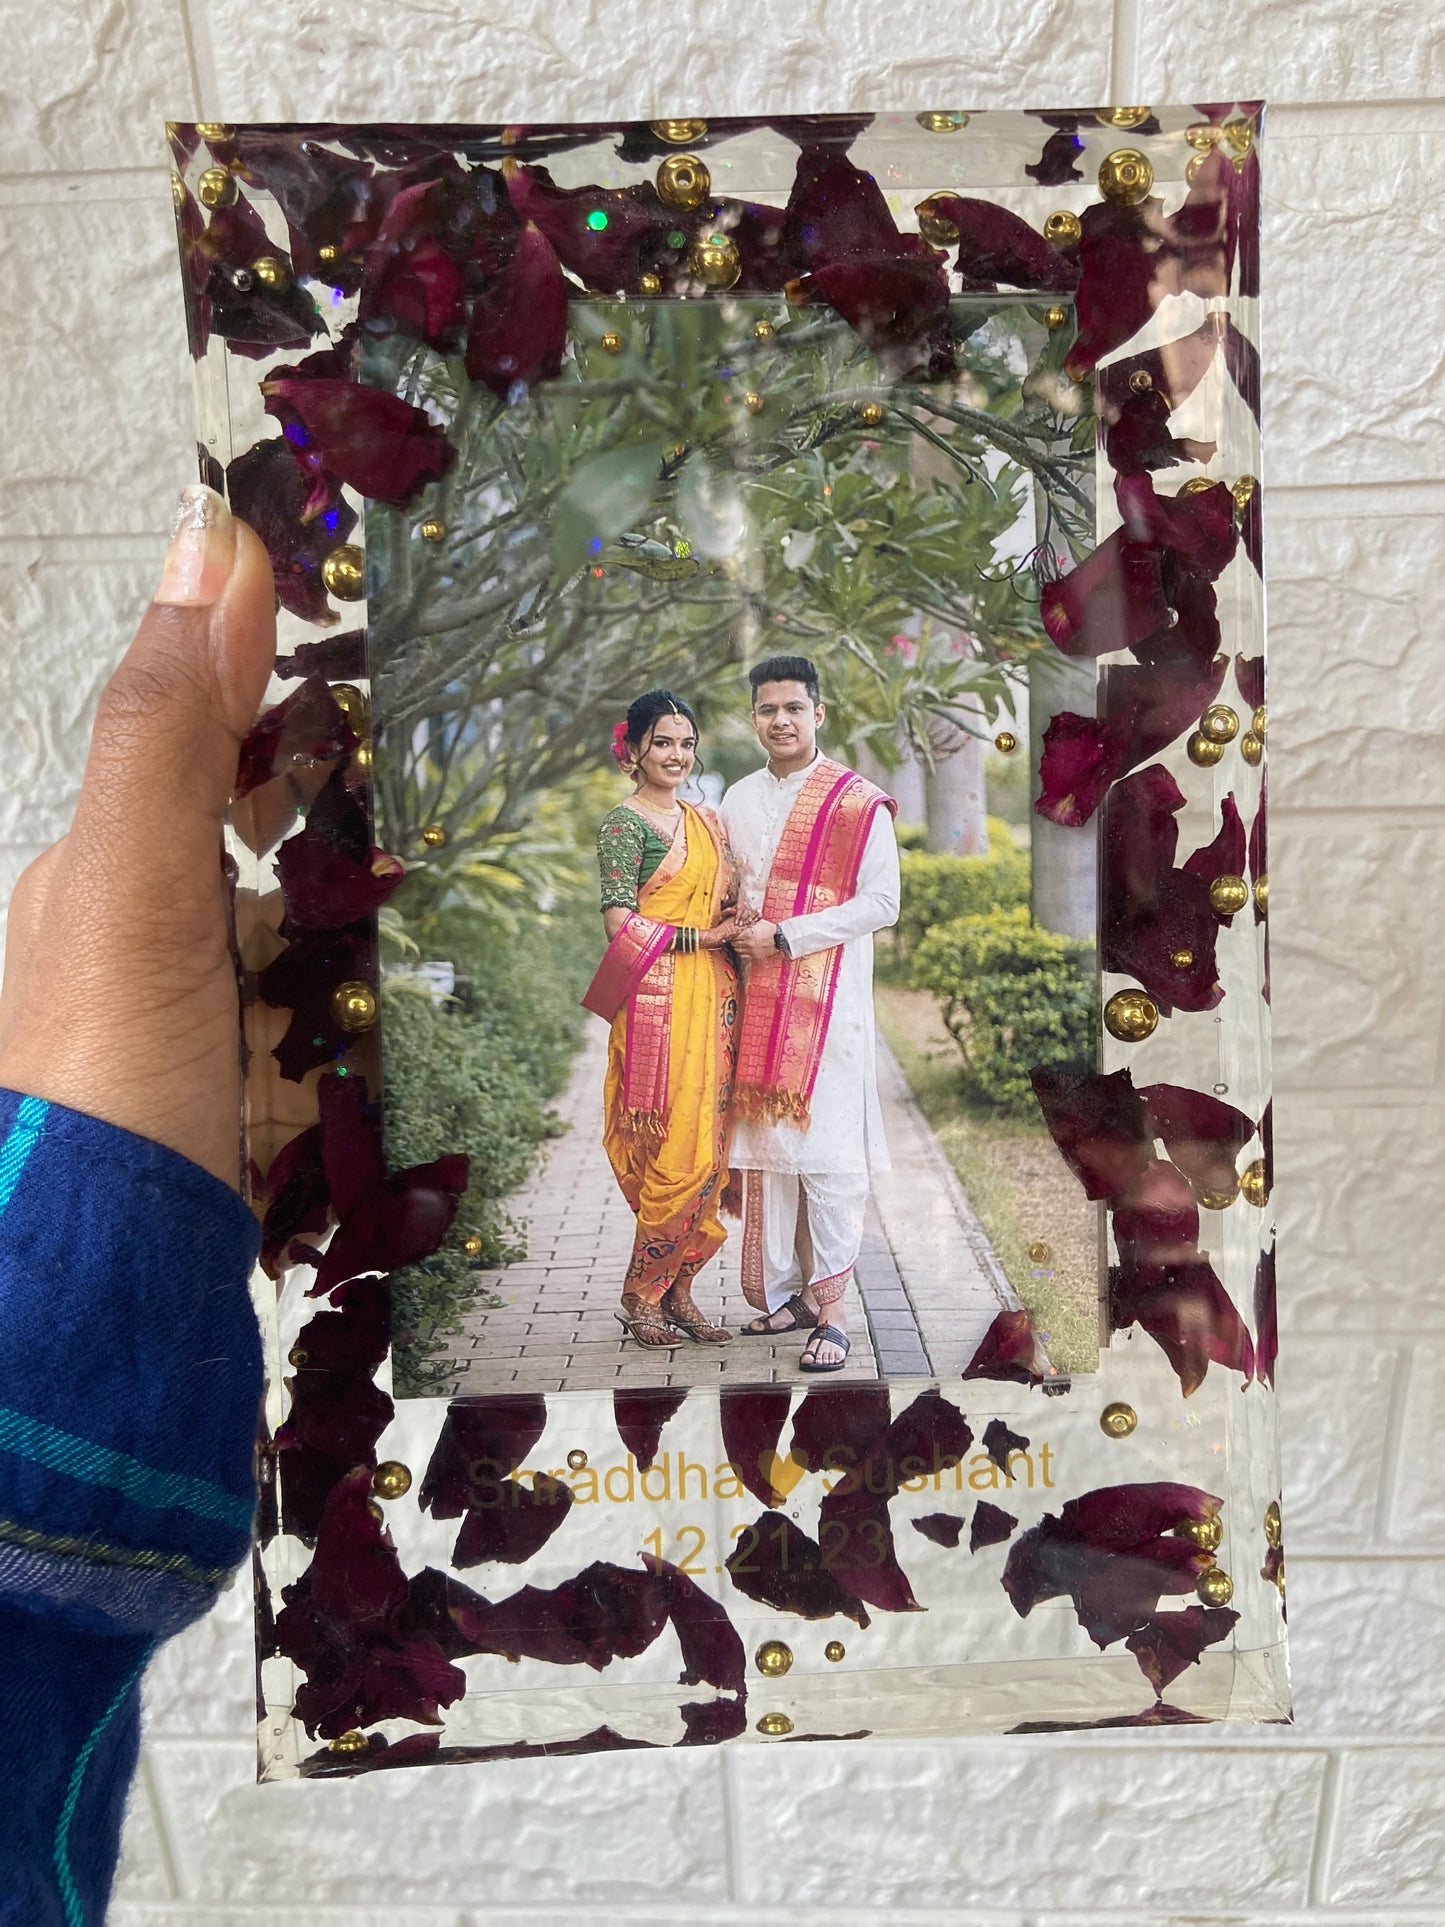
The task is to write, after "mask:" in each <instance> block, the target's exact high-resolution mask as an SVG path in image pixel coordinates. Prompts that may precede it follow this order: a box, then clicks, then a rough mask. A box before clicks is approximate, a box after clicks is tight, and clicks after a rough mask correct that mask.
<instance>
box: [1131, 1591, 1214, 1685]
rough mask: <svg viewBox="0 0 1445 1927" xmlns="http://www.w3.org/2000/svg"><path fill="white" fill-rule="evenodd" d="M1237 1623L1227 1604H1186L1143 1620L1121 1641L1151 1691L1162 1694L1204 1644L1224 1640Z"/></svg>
mask: <svg viewBox="0 0 1445 1927" xmlns="http://www.w3.org/2000/svg"><path fill="white" fill-rule="evenodd" d="M1238 1623H1239V1614H1238V1613H1237V1612H1233V1611H1231V1609H1230V1608H1229V1607H1227V1606H1186V1607H1185V1608H1184V1610H1183V1611H1182V1612H1177V1613H1159V1614H1158V1615H1157V1616H1156V1617H1154V1618H1152V1619H1146V1620H1145V1621H1144V1623H1143V1625H1142V1626H1139V1627H1137V1628H1136V1629H1135V1630H1134V1631H1133V1632H1132V1633H1130V1634H1129V1636H1128V1638H1127V1639H1126V1640H1125V1641H1124V1644H1125V1645H1126V1646H1127V1647H1128V1648H1129V1651H1130V1652H1131V1653H1132V1654H1133V1655H1134V1657H1135V1659H1137V1660H1138V1662H1139V1670H1140V1672H1141V1673H1142V1674H1143V1675H1144V1677H1145V1679H1147V1680H1148V1682H1149V1684H1150V1685H1151V1686H1152V1687H1153V1688H1154V1690H1155V1692H1156V1693H1162V1692H1163V1691H1164V1688H1165V1687H1166V1686H1168V1685H1169V1684H1170V1683H1171V1681H1173V1680H1176V1679H1178V1677H1179V1675H1180V1674H1181V1673H1182V1672H1184V1670H1185V1669H1186V1668H1187V1667H1189V1666H1197V1665H1198V1664H1199V1656H1200V1654H1201V1653H1202V1652H1203V1651H1204V1649H1205V1647H1206V1646H1217V1645H1218V1644H1219V1642H1220V1640H1221V1639H1228V1637H1229V1635H1230V1633H1231V1632H1232V1631H1233V1629H1234V1627H1235V1626H1237V1625H1238Z"/></svg>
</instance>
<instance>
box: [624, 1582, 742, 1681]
mask: <svg viewBox="0 0 1445 1927" xmlns="http://www.w3.org/2000/svg"><path fill="white" fill-rule="evenodd" d="M642 1563H643V1565H644V1566H645V1567H646V1568H647V1570H648V1571H649V1572H651V1573H654V1574H656V1575H657V1577H658V1578H659V1579H661V1580H662V1582H663V1585H664V1588H665V1591H666V1594H667V1610H668V1616H669V1618H670V1619H671V1620H672V1629H673V1631H674V1632H675V1633H676V1634H677V1642H678V1645H679V1646H680V1648H681V1649H682V1671H681V1673H679V1675H678V1679H679V1682H680V1683H681V1684H682V1685H683V1686H716V1687H717V1688H718V1690H719V1691H720V1692H724V1693H741V1692H742V1691H743V1690H744V1687H745V1685H746V1675H747V1655H746V1654H745V1652H744V1651H743V1642H742V1639H741V1637H740V1636H739V1634H738V1630H737V1627H736V1626H734V1624H733V1622H732V1621H731V1619H729V1617H728V1614H727V1608H726V1607H725V1606H723V1605H722V1604H721V1603H720V1602H719V1601H718V1600H716V1599H714V1598H713V1596H712V1594H711V1593H708V1592H704V1591H703V1589H702V1587H701V1586H698V1585H695V1584H694V1583H693V1581H692V1580H691V1579H690V1578H689V1577H688V1576H687V1574H686V1573H685V1572H683V1571H682V1570H681V1568H680V1567H678V1566H673V1565H669V1564H668V1563H667V1561H666V1560H665V1559H654V1558H653V1556H652V1554H651V1553H647V1552H645V1553H643V1555H642Z"/></svg>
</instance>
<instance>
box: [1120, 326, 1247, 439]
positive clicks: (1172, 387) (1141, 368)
mask: <svg viewBox="0 0 1445 1927" xmlns="http://www.w3.org/2000/svg"><path fill="white" fill-rule="evenodd" d="M1226 325H1227V323H1226ZM1221 338H1222V337H1221V330H1220V327H1219V325H1218V318H1216V317H1215V316H1213V315H1210V316H1207V317H1206V319H1205V320H1204V322H1203V323H1202V324H1201V326H1200V327H1198V328H1196V329H1195V331H1194V333H1193V334H1191V335H1182V336H1179V337H1177V338H1176V339H1175V340H1173V341H1169V342H1166V343H1164V345H1163V346H1162V347H1159V348H1146V349H1144V350H1143V351H1142V353H1140V354H1137V355H1122V356H1120V358H1119V359H1118V360H1117V361H1111V362H1110V363H1109V365H1108V367H1107V368H1101V369H1099V370H1098V373H1097V375H1096V376H1095V380H1096V381H1097V383H1098V394H1099V408H1100V412H1101V414H1102V415H1109V414H1111V413H1112V412H1113V411H1115V410H1117V409H1120V408H1123V407H1124V406H1125V404H1126V403H1127V402H1128V401H1129V400H1130V398H1131V397H1132V396H1136V395H1138V394H1139V393H1140V392H1141V390H1142V391H1143V392H1144V393H1145V394H1148V393H1150V392H1152V393H1154V394H1156V395H1158V396H1159V397H1160V398H1161V399H1162V400H1163V402H1164V404H1165V407H1166V409H1167V410H1170V411H1172V410H1174V409H1176V408H1178V407H1179V406H1180V404H1181V403H1183V402H1185V401H1187V400H1188V399H1189V397H1190V396H1191V395H1192V394H1193V393H1194V390H1195V389H1196V388H1197V387H1198V386H1199V384H1200V382H1201V381H1202V380H1203V379H1204V377H1205V376H1206V375H1207V374H1208V373H1209V370H1210V367H1211V366H1212V364H1213V361H1214V358H1215V356H1216V355H1217V354H1218V353H1219V344H1220V340H1221Z"/></svg>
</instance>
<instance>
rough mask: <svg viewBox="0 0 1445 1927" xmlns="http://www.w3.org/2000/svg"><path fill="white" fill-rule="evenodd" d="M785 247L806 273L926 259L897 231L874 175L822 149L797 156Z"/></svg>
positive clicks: (916, 243) (918, 243)
mask: <svg viewBox="0 0 1445 1927" xmlns="http://www.w3.org/2000/svg"><path fill="white" fill-rule="evenodd" d="M784 245H785V246H786V247H787V248H788V249H789V251H790V252H791V253H793V254H794V255H795V257H796V258H797V259H798V260H799V261H800V262H801V263H802V264H803V267H804V268H805V269H806V270H811V269H815V268H824V267H829V266H832V265H834V264H835V263H837V262H840V261H857V260H865V259H866V260H876V259H881V258H886V257H888V256H889V255H893V256H898V257H902V256H905V255H911V256H918V255H920V254H921V255H924V256H928V257H929V258H931V250H930V249H929V247H928V245H927V243H926V242H924V241H923V240H922V239H921V238H920V237H919V236H918V235H916V234H910V235H904V234H901V233H900V232H899V229H898V223H897V222H896V221H895V220H894V218H893V216H892V214H891V213H890V212H889V208H888V200H887V197H886V196H885V194H884V192H883V190H882V188H880V187H879V185H878V183H877V181H875V180H874V178H873V176H872V175H871V174H868V173H865V172H864V170H863V169H862V168H861V167H855V166H854V165H853V163H852V161H850V160H849V159H848V157H847V155H846V154H841V153H838V152H836V151H835V150H833V149H831V148H827V147H822V146H813V147H805V148H804V149H803V151H802V153H801V154H799V156H798V165H797V169H796V171H795V173H794V176H793V187H792V192H791V193H790V194H789V196H788V206H787V214H786V231H785V234H784Z"/></svg>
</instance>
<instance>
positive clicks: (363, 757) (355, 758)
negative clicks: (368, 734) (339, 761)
mask: <svg viewBox="0 0 1445 1927" xmlns="http://www.w3.org/2000/svg"><path fill="white" fill-rule="evenodd" d="M351 767H352V768H353V769H363V770H364V769H370V768H371V744H370V743H358V744H357V745H356V748H355V749H354V750H352V752H351Z"/></svg>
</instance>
